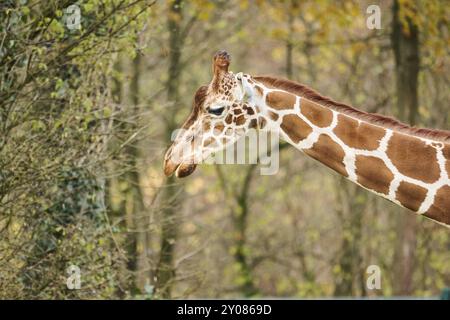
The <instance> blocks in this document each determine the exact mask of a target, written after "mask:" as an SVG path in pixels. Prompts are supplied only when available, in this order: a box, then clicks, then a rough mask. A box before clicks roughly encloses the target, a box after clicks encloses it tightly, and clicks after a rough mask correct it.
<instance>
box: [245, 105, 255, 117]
mask: <svg viewBox="0 0 450 320" xmlns="http://www.w3.org/2000/svg"><path fill="white" fill-rule="evenodd" d="M247 114H248V115H254V114H255V111H254V110H253V109H252V108H250V107H249V108H248V109H247Z"/></svg>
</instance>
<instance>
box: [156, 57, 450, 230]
mask: <svg viewBox="0 0 450 320" xmlns="http://www.w3.org/2000/svg"><path fill="white" fill-rule="evenodd" d="M229 65H230V57H229V55H228V54H227V53H226V52H225V51H221V52H218V53H217V54H216V55H215V56H214V58H213V73H214V74H213V79H212V81H211V83H210V84H209V85H207V86H202V87H200V88H199V89H198V90H197V92H196V94H195V97H194V103H193V108H192V112H191V114H190V115H189V117H188V119H187V120H186V121H185V123H184V124H183V126H182V129H183V130H182V131H180V133H178V134H177V135H176V137H175V139H174V142H173V143H172V145H171V146H170V148H169V149H168V151H167V152H166V155H165V160H164V172H165V174H166V175H171V174H173V173H175V175H176V176H177V177H185V176H188V175H190V174H191V173H192V172H193V171H194V170H195V168H196V165H197V164H198V163H201V162H203V161H204V160H205V159H206V158H207V157H208V156H210V155H211V154H212V153H214V152H217V151H220V150H222V149H224V148H226V147H227V146H228V145H230V144H233V143H234V142H236V141H237V140H238V139H239V138H240V137H242V136H243V135H245V134H246V133H247V132H248V131H249V130H251V129H258V130H266V131H273V132H276V133H278V134H279V135H280V137H281V138H283V139H284V140H286V141H287V142H288V143H290V144H291V145H293V146H294V147H296V148H297V149H299V150H301V151H303V152H304V153H305V154H307V155H308V156H310V157H312V158H314V159H316V160H318V161H319V162H321V163H322V164H324V165H326V166H328V167H329V168H331V169H333V170H334V171H336V172H337V173H339V174H341V175H343V176H344V177H346V178H347V179H349V180H351V181H352V182H354V183H356V184H358V185H359V186H361V187H363V188H365V189H367V190H369V191H371V192H373V193H375V194H377V195H379V196H381V197H383V198H386V199H388V200H390V201H392V202H394V203H396V204H398V205H400V206H403V207H405V208H408V209H410V210H412V211H414V212H416V213H419V214H422V215H424V216H426V217H428V218H430V219H432V220H434V221H436V222H438V223H440V224H443V225H445V226H447V227H449V226H450V178H449V175H450V131H445V130H431V129H418V128H412V127H409V126H407V125H404V124H402V123H400V122H398V121H396V120H393V119H391V118H386V117H383V116H380V115H375V114H369V113H365V112H363V111H359V110H356V109H354V108H352V107H350V106H348V105H345V104H342V103H338V102H335V101H333V100H331V99H329V98H327V97H323V96H321V95H320V94H318V93H317V92H315V91H313V90H312V89H309V88H308V87H306V86H303V85H301V84H298V83H295V82H292V81H289V80H284V79H279V78H273V77H261V76H250V75H248V74H244V73H241V72H239V73H237V74H236V75H235V74H233V73H232V72H230V71H228V67H229Z"/></svg>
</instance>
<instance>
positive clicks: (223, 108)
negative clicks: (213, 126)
mask: <svg viewBox="0 0 450 320" xmlns="http://www.w3.org/2000/svg"><path fill="white" fill-rule="evenodd" d="M223 110H225V107H220V108H217V109H211V108H209V110H208V112H209V113H210V114H213V115H216V116H220V115H221V114H222V113H223Z"/></svg>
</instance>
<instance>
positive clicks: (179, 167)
mask: <svg viewBox="0 0 450 320" xmlns="http://www.w3.org/2000/svg"><path fill="white" fill-rule="evenodd" d="M196 167H197V164H195V163H174V162H172V161H171V160H170V159H166V160H165V161H164V174H165V175H166V176H167V177H169V176H171V175H172V174H174V173H175V176H176V177H177V178H184V177H187V176H189V175H191V174H192V173H193V172H194V171H195V168H196Z"/></svg>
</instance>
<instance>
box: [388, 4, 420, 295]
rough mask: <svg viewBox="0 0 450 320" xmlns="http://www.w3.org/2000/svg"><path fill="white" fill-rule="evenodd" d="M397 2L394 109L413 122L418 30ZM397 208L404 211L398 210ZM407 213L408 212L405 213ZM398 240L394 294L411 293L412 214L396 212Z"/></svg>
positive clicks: (395, 5) (417, 61)
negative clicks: (401, 13) (404, 23)
mask: <svg viewBox="0 0 450 320" xmlns="http://www.w3.org/2000/svg"><path fill="white" fill-rule="evenodd" d="M399 11H400V4H399V1H398V0H396V1H394V5H393V15H394V17H393V27H392V47H393V50H394V55H395V71H396V83H397V87H396V90H397V111H398V115H399V118H400V119H401V120H402V121H408V122H409V124H411V125H415V124H416V120H417V110H418V90H417V87H418V74H419V65H420V59H419V31H418V28H417V26H416V25H415V24H414V23H413V22H412V21H411V19H409V18H407V20H406V21H407V25H408V28H407V29H405V28H404V26H403V25H402V22H401V21H400V18H399ZM407 30H409V31H407ZM399 211H405V210H404V209H399ZM408 213H409V212H408ZM396 223H397V225H396V229H397V243H396V248H395V254H394V261H393V264H394V268H393V270H394V279H395V280H394V283H393V287H394V294H397V295H411V294H412V293H413V279H412V278H413V271H414V268H413V267H414V255H415V247H416V229H417V220H416V217H415V216H414V215H412V214H410V213H409V214H405V213H403V212H399V213H398V215H397V222H396Z"/></svg>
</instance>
